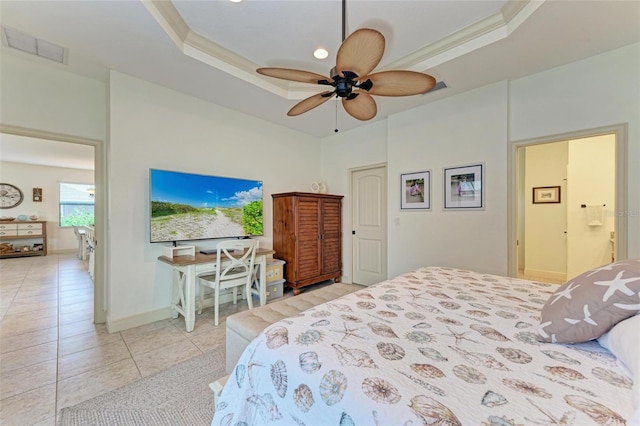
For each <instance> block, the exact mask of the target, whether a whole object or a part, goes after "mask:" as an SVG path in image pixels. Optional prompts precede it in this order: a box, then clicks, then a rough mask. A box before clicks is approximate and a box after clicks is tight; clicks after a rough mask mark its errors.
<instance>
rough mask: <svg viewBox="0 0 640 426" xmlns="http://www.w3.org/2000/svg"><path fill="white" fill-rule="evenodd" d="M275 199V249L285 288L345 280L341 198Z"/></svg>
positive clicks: (298, 194) (289, 196) (311, 195)
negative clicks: (282, 271) (282, 269)
mask: <svg viewBox="0 0 640 426" xmlns="http://www.w3.org/2000/svg"><path fill="white" fill-rule="evenodd" d="M271 196H272V197H273V249H274V250H275V252H276V254H275V257H277V258H278V259H282V260H285V261H286V262H287V263H286V264H285V265H284V272H285V278H286V285H287V286H289V287H291V288H293V294H294V295H297V294H299V293H300V288H301V287H304V286H306V285H310V284H315V283H318V282H321V281H325V280H329V279H334V280H335V282H339V281H340V278H341V276H342V241H341V240H342V227H341V207H342V198H343V196H342V195H328V194H314V193H306V192H287V193H283V194H272V195H271Z"/></svg>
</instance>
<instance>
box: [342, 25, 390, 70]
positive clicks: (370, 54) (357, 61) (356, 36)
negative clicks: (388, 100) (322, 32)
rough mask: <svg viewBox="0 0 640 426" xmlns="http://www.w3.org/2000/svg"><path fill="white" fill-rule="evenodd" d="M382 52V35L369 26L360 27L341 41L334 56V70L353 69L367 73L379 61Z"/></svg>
mask: <svg viewBox="0 0 640 426" xmlns="http://www.w3.org/2000/svg"><path fill="white" fill-rule="evenodd" d="M383 54H384V36H383V35H382V34H381V33H380V32H378V31H376V30H372V29H370V28H361V29H359V30H356V31H354V32H353V33H351V35H350V36H349V37H347V38H346V40H345V41H343V42H342V45H341V46H340V49H338V55H337V57H336V70H337V71H338V72H339V73H340V74H342V72H343V71H353V72H354V73H356V74H358V75H367V74H369V73H370V72H371V71H373V69H374V68H375V67H376V66H377V65H378V64H379V63H380V59H382V55H383Z"/></svg>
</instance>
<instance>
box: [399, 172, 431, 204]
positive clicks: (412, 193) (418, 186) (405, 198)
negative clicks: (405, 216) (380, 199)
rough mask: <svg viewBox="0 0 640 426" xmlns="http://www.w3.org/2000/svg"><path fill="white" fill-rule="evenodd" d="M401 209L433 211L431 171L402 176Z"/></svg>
mask: <svg viewBox="0 0 640 426" xmlns="http://www.w3.org/2000/svg"><path fill="white" fill-rule="evenodd" d="M400 194H401V201H400V209H401V210H431V170H427V171H424V172H415V173H403V174H401V175H400Z"/></svg>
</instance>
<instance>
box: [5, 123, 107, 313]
mask: <svg viewBox="0 0 640 426" xmlns="http://www.w3.org/2000/svg"><path fill="white" fill-rule="evenodd" d="M0 134H1V135H2V138H3V144H4V142H5V141H11V138H19V140H16V142H17V143H18V144H19V146H21V147H26V148H28V149H27V150H23V154H22V155H24V153H26V154H27V155H28V160H23V161H20V159H19V158H20V157H19V156H20V155H21V154H20V153H15V156H14V157H13V159H12V160H11V161H14V162H17V163H24V164H25V165H27V164H29V165H38V164H40V165H41V166H43V167H41V169H45V168H46V169H47V170H48V171H47V173H48V174H49V175H51V173H54V172H55V170H56V168H59V169H60V170H66V169H63V167H65V164H66V167H68V170H71V169H72V168H73V167H71V166H69V164H73V160H71V161H69V160H70V159H67V162H66V163H65V162H64V161H63V160H62V158H60V157H59V158H58V159H57V160H56V158H55V157H56V155H58V156H60V152H61V151H63V150H62V148H63V147H68V148H70V151H69V152H73V149H72V148H74V147H76V148H78V149H77V151H78V152H83V151H84V152H87V151H89V152H91V153H92V156H93V164H92V165H91V170H89V171H87V173H89V176H90V178H91V181H92V182H93V183H94V184H95V193H94V197H95V222H94V223H95V238H96V240H97V241H99V242H100V244H99V246H98V247H96V251H95V256H94V259H95V264H94V267H93V268H94V274H93V279H94V303H93V305H94V310H93V312H94V322H95V323H104V322H105V321H106V305H105V300H106V297H105V296H106V291H105V282H106V278H105V271H106V268H105V258H106V247H107V241H106V239H105V236H106V233H105V231H104V229H105V222H104V218H105V217H106V216H105V211H106V210H105V208H106V205H105V204H106V197H105V196H104V194H105V185H106V184H105V183H106V179H105V178H104V171H105V168H104V166H103V164H104V162H103V158H104V157H103V142H102V141H100V140H94V139H88V138H81V137H76V136H73V135H65V134H59V133H53V132H45V131H40V130H34V129H28V128H22V127H15V126H7V125H2V126H0ZM7 143H10V142H7ZM7 153H8V151H6V152H5V151H3V157H6V156H7V155H8V154H7ZM47 153H48V154H47ZM5 154H6V155H5ZM45 154H46V155H48V156H49V157H50V158H49V159H48V160H45V159H44V158H43V156H44V155H45ZM38 157H40V158H38ZM3 160H4V158H3ZM56 161H57V162H58V163H57V164H56ZM85 162H86V160H85ZM44 165H47V167H44ZM32 167H36V166H32ZM83 167H85V168H86V167H89V166H83ZM25 168H27V167H26V166H25ZM43 173H44V172H43ZM85 175H86V173H85ZM77 176H80V177H79V179H81V178H82V176H83V175H82V174H77ZM42 179H43V180H44V181H46V182H47V185H49V186H48V187H47V190H46V191H43V192H42V197H41V198H42V200H43V202H42V204H40V203H38V206H37V207H38V208H39V209H40V210H42V212H43V213H42V214H43V215H44V216H45V217H44V218H45V219H46V220H47V221H49V222H53V225H58V223H57V222H58V208H59V206H58V203H57V201H56V200H57V199H58V197H57V192H58V182H59V181H61V180H63V179H61V178H60V177H54V176H53V175H51V176H50V177H49V178H44V177H43V178H42ZM74 180H75V179H74ZM39 186H45V185H44V184H43V185H39ZM44 200H51V201H53V204H52V203H51V201H48V207H45V206H44ZM31 207H32V208H36V206H35V205H34V206H31ZM40 210H39V211H40ZM48 228H52V231H53V232H52V233H50V232H48V234H49V235H50V234H53V236H55V238H56V241H55V243H56V244H58V245H59V244H62V245H59V247H58V248H59V249H62V250H64V249H65V248H70V247H74V244H75V247H77V239H76V236H75V235H74V232H73V229H72V228H69V229H67V228H62V227H60V226H50V227H48ZM53 228H55V229H53ZM67 234H68V235H67ZM65 238H67V239H68V242H67V245H66V246H64V243H63V242H62V241H63V240H64V239H65ZM49 239H51V235H50V236H49ZM67 246H68V247H67ZM50 247H51V246H50ZM55 247H56V245H55V244H54V247H52V248H54V249H55Z"/></svg>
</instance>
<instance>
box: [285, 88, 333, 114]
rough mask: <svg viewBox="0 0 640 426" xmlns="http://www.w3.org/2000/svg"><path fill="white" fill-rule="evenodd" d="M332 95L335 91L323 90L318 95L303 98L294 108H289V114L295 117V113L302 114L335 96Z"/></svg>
mask: <svg viewBox="0 0 640 426" xmlns="http://www.w3.org/2000/svg"><path fill="white" fill-rule="evenodd" d="M331 95H333V92H323V93H318V94H317V95H313V96H309V97H308V98H306V99H303V100H301V101H300V102H298V103H297V104H295V105H294V106H293V108H291V109H290V110H289V112H288V113H287V115H288V116H290V117H293V116H295V115H300V114H302V113H305V112H307V111H309V110H311V109H314V108H315V107H317V106H320V105H322V104H323V103H325V102H327V101H328V100H329V99H331V98H332V97H333V96H331Z"/></svg>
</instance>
